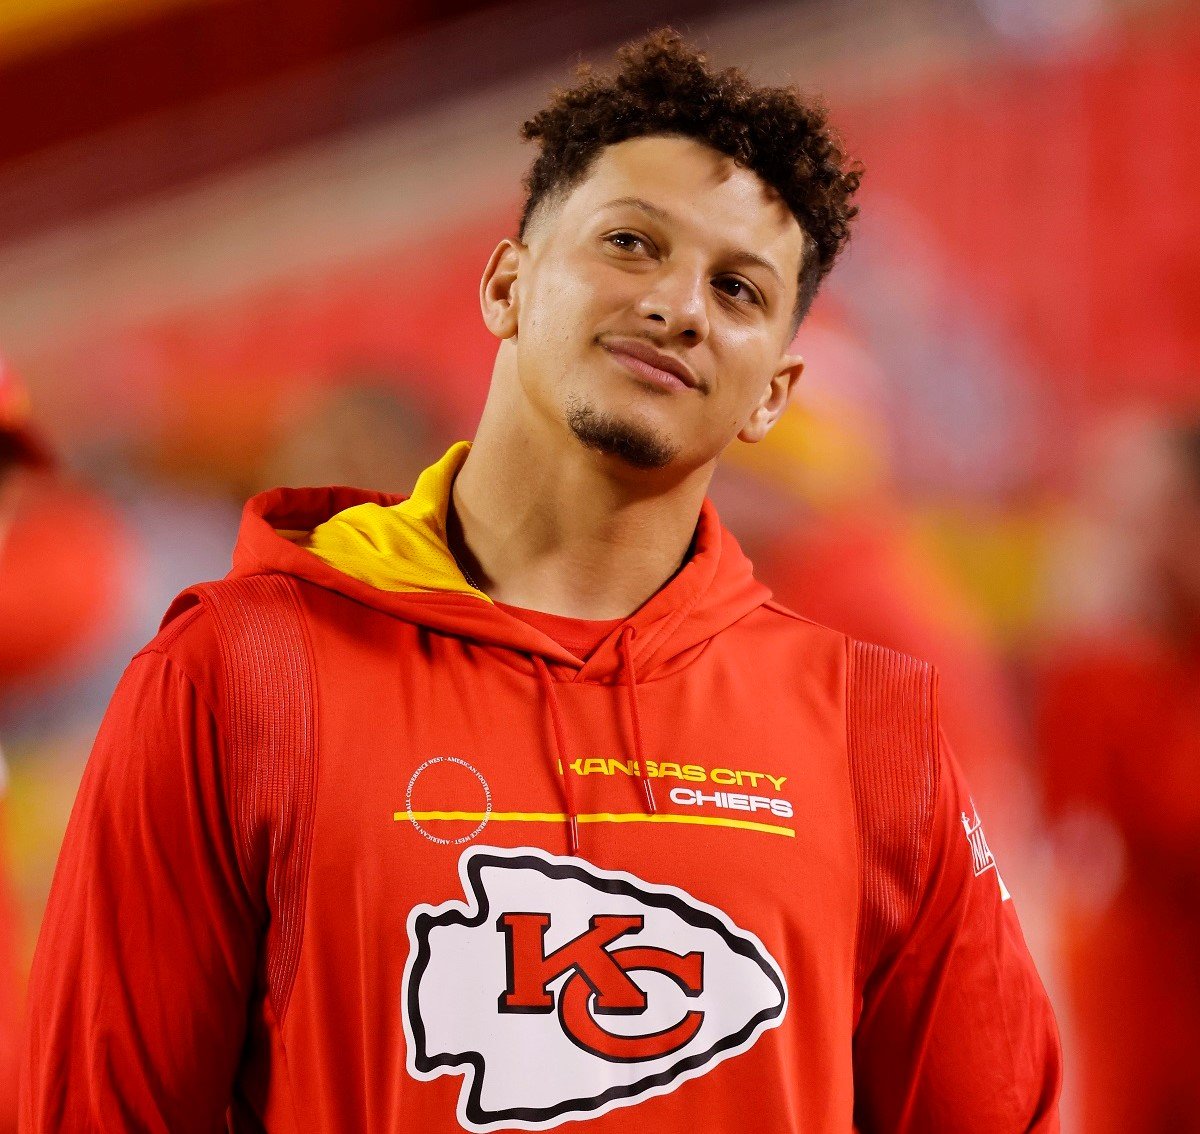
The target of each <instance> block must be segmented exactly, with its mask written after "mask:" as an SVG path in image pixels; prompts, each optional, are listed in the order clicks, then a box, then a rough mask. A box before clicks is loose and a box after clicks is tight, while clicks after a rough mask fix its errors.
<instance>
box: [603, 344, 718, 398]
mask: <svg viewBox="0 0 1200 1134" xmlns="http://www.w3.org/2000/svg"><path fill="white" fill-rule="evenodd" d="M601 346H603V347H604V349H605V350H607V351H608V352H609V353H610V354H614V355H616V356H617V357H618V358H620V359H621V361H622V362H624V363H625V364H626V365H627V366H629V367H630V368H631V369H632V370H634V371H636V372H637V373H639V374H642V375H643V376H644V377H647V378H650V379H651V380H653V381H657V382H659V383H661V384H662V385H665V386H670V387H675V388H678V386H679V384H682V385H683V386H685V387H687V388H688V389H690V390H697V389H699V388H700V382H699V380H698V379H697V377H696V375H695V374H694V373H692V370H691V368H690V367H689V366H687V364H686V363H684V362H683V361H681V360H680V359H678V358H676V357H675V356H674V355H673V354H668V353H666V351H661V350H659V349H658V348H657V347H653V346H651V345H650V344H649V343H648V342H646V341H645V339H605V340H604V341H603V342H602V343H601Z"/></svg>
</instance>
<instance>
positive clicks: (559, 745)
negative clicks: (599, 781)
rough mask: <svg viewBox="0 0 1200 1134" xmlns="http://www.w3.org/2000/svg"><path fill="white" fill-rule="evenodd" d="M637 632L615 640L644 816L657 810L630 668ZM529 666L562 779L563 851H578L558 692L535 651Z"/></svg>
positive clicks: (625, 632) (628, 629) (575, 810)
mask: <svg viewBox="0 0 1200 1134" xmlns="http://www.w3.org/2000/svg"><path fill="white" fill-rule="evenodd" d="M636 633H637V631H636V630H635V628H634V627H633V626H626V627H624V628H623V629H622V630H621V635H620V637H619V638H618V640H617V644H618V647H619V649H620V652H621V663H622V668H623V669H624V671H625V690H626V692H627V694H628V703H629V720H630V724H631V725H632V727H633V752H634V757H635V758H636V760H637V766H638V774H639V775H640V776H641V780H642V790H643V792H644V794H645V808H646V814H647V815H654V814H656V813H657V812H658V802H657V800H655V798H654V785H653V783H651V781H650V771H649V769H648V768H647V767H646V752H645V749H644V747H643V745H642V717H641V712H640V710H639V706H638V695H637V672H636V671H635V670H634V668H633V652H632V651H631V649H630V646H629V643H630V642H631V641H633V639H634V637H635V635H636ZM531 657H532V659H533V667H534V669H535V670H536V671H537V675H538V680H539V681H540V682H541V683H542V692H543V694H544V695H545V697H546V707H547V709H548V710H549V712H550V722H551V726H552V736H553V740H554V763H555V767H557V768H558V773H559V777H560V779H561V781H562V791H563V803H564V805H565V807H566V813H567V853H568V854H572V855H573V854H578V853H579V810H578V807H577V806H576V802H575V784H574V783H573V782H572V780H571V772H570V768H569V767H568V766H567V747H566V740H565V733H564V731H563V720H562V708H561V706H560V705H559V703H558V694H557V693H555V691H554V678H552V677H551V676H550V668H549V666H547V665H546V663H545V661H543V660H542V658H541V657H539V656H538V655H537V654H532V655H531Z"/></svg>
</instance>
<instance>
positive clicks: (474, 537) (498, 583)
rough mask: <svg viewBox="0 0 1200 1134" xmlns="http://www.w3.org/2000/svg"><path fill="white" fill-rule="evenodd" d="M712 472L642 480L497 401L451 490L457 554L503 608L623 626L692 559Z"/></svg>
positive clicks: (558, 428)
mask: <svg viewBox="0 0 1200 1134" xmlns="http://www.w3.org/2000/svg"><path fill="white" fill-rule="evenodd" d="M711 476H712V466H711V465H709V466H704V467H703V468H701V469H699V470H696V471H694V472H692V473H690V474H685V475H682V476H680V475H678V474H676V475H667V474H665V473H663V472H658V473H646V472H643V471H642V470H635V469H631V468H629V467H628V466H627V465H624V464H623V462H621V461H620V460H619V459H618V458H616V457H611V456H608V455H606V454H602V453H597V452H594V451H592V450H590V449H587V448H585V447H584V446H583V444H582V443H581V442H580V441H578V440H577V439H576V438H575V437H574V436H573V435H572V434H571V433H570V432H569V431H568V430H567V428H566V426H563V425H556V424H555V423H544V424H543V423H541V422H530V421H528V420H522V419H521V418H520V417H519V416H518V415H514V414H512V413H507V412H497V410H496V407H495V406H494V405H493V402H492V400H491V399H489V403H488V408H487V409H485V411H484V415H483V419H482V421H481V422H480V426H479V432H478V434H477V435H476V438H475V441H474V443H473V444H472V446H471V452H470V454H469V455H468V457H467V459H466V461H465V463H464V464H463V467H462V469H461V470H460V472H459V474H458V476H457V477H456V478H455V481H454V490H453V494H452V498H451V503H452V507H451V509H450V513H449V515H448V516H447V527H448V533H447V534H448V536H449V539H450V546H451V548H452V549H453V551H454V554H455V556H456V557H457V558H458V560H459V563H460V565H461V566H463V567H464V568H465V569H466V571H467V572H468V573H469V574H470V575H471V576H472V578H473V580H474V582H475V583H476V585H478V586H480V587H481V588H482V589H483V590H484V591H486V592H487V594H488V595H489V596H490V597H492V598H493V599H495V600H496V601H498V602H503V603H507V604H509V605H511V606H520V607H525V608H526V609H529V610H539V611H544V612H546V613H548V614H560V615H565V616H567V617H570V618H592V619H604V618H624V617H625V616H627V615H629V614H631V613H633V611H635V610H636V609H637V608H638V607H639V606H641V605H642V603H644V602H645V601H646V600H647V599H648V598H650V596H651V595H653V594H654V593H655V592H656V591H657V590H659V589H660V588H661V587H662V586H663V584H664V583H666V582H667V580H669V579H670V578H671V577H672V576H673V575H674V574H675V572H676V571H678V570H679V568H680V567H681V566H682V564H683V561H684V559H685V558H686V556H687V553H688V548H689V546H690V544H691V541H692V536H693V534H694V532H695V529H696V521H697V519H698V518H699V515H700V507H701V504H702V503H703V500H704V494H705V492H706V491H707V488H708V482H709V480H710V479H711Z"/></svg>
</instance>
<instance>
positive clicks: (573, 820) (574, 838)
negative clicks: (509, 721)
mask: <svg viewBox="0 0 1200 1134" xmlns="http://www.w3.org/2000/svg"><path fill="white" fill-rule="evenodd" d="M533 665H534V668H535V669H536V670H537V675H538V679H539V680H540V681H541V683H542V692H543V693H544V694H545V695H546V705H547V706H548V708H549V709H550V721H551V724H552V725H553V734H554V763H555V766H556V767H557V768H558V774H559V776H560V777H561V778H562V787H563V802H564V803H565V804H566V808H567V854H576V853H577V852H578V851H579V811H578V809H577V808H576V806H575V785H574V784H573V783H571V774H570V769H569V768H568V767H567V749H566V744H565V742H564V740H563V723H562V709H561V708H560V707H559V704H558V694H556V693H555V692H554V679H553V678H552V677H551V676H550V669H549V667H548V666H547V665H546V663H545V662H544V661H543V660H542V659H541V658H540V657H538V655H537V654H534V655H533Z"/></svg>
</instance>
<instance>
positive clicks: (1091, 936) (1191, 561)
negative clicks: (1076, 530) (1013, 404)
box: [1038, 422, 1200, 1134]
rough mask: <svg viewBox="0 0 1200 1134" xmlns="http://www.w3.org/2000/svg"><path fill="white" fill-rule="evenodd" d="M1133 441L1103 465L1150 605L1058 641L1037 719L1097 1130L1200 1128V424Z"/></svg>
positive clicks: (1125, 552) (1135, 588) (1139, 586)
mask: <svg viewBox="0 0 1200 1134" xmlns="http://www.w3.org/2000/svg"><path fill="white" fill-rule="evenodd" d="M1123 441H1124V443H1123V444H1121V445H1120V447H1119V450H1118V452H1117V453H1116V454H1115V456H1116V459H1115V460H1113V459H1112V458H1111V457H1110V459H1108V460H1104V459H1101V460H1099V461H1094V462H1093V464H1094V466H1095V467H1091V468H1089V472H1090V473H1091V474H1092V476H1099V477H1100V479H1101V484H1106V482H1111V486H1115V488H1116V489H1117V490H1119V493H1120V498H1121V500H1122V502H1123V503H1127V504H1129V505H1132V507H1133V509H1134V511H1133V514H1131V515H1130V516H1128V517H1120V519H1122V520H1124V521H1125V522H1124V523H1119V524H1118V523H1115V522H1113V521H1114V520H1116V519H1117V518H1118V517H1111V516H1110V518H1109V519H1110V526H1111V527H1113V528H1117V529H1123V530H1122V531H1121V535H1122V536H1123V537H1124V539H1123V541H1124V542H1125V543H1126V544H1127V545H1128V544H1131V543H1132V544H1133V545H1134V546H1133V547H1130V546H1124V547H1122V546H1121V545H1120V543H1115V544H1113V546H1112V547H1111V548H1108V549H1106V550H1108V551H1109V552H1110V554H1109V556H1107V557H1106V558H1109V559H1110V560H1111V561H1113V562H1116V563H1120V562H1121V561H1122V557H1123V556H1124V558H1125V559H1126V560H1127V559H1128V558H1130V554H1131V552H1132V554H1133V555H1134V556H1142V557H1144V567H1143V569H1142V571H1141V572H1135V573H1134V574H1135V578H1134V579H1133V580H1132V581H1127V582H1126V585H1125V586H1124V587H1123V588H1122V594H1121V597H1122V598H1123V599H1124V600H1125V601H1126V603H1127V604H1129V605H1131V606H1132V605H1136V608H1137V609H1136V616H1127V617H1125V618H1124V619H1121V620H1120V621H1118V620H1116V619H1111V620H1110V621H1109V623H1108V625H1106V626H1105V627H1104V628H1103V630H1101V631H1099V632H1097V630H1096V629H1092V631H1091V632H1090V633H1087V634H1079V633H1076V634H1073V635H1072V636H1071V637H1070V638H1064V640H1062V641H1060V642H1059V643H1058V644H1057V645H1056V646H1055V648H1054V650H1053V651H1052V652H1051V654H1050V656H1049V657H1048V658H1047V659H1046V662H1045V664H1044V667H1043V672H1042V674H1041V677H1042V689H1041V693H1042V696H1041V704H1040V706H1039V710H1040V711H1039V714H1038V716H1039V721H1038V724H1039V734H1040V740H1041V745H1042V756H1043V770H1044V775H1045V785H1046V797H1047V802H1048V804H1049V807H1050V811H1051V814H1052V816H1053V817H1054V819H1055V820H1056V821H1057V823H1058V827H1059V835H1060V839H1059V842H1060V845H1061V847H1062V850H1063V857H1064V859H1065V860H1066V862H1067V865H1068V870H1067V871H1066V873H1067V875H1068V876H1073V879H1074V885H1073V886H1072V887H1071V893H1070V894H1069V895H1068V899H1069V900H1068V902H1067V903H1065V904H1066V907H1067V915H1068V916H1067V918H1066V926H1067V934H1066V949H1065V953H1066V958H1067V961H1068V965H1067V988H1068V991H1069V993H1070V995H1071V1001H1072V1021H1073V1024H1074V1034H1075V1035H1076V1037H1077V1040H1078V1043H1077V1051H1078V1056H1077V1062H1076V1067H1077V1068H1078V1076H1079V1083H1080V1088H1081V1089H1080V1092H1079V1094H1080V1103H1079V1112H1080V1117H1081V1121H1082V1128H1083V1129H1085V1130H1087V1131H1089V1134H1091V1132H1093V1131H1094V1132H1095V1134H1159V1132H1163V1131H1172V1132H1175V1131H1178V1132H1180V1134H1183V1132H1185V1131H1196V1130H1200V1117H1198V1115H1200V1083H1198V1082H1197V1079H1196V1065H1197V1061H1200V1032H1198V1031H1197V1028H1196V1020H1197V1016H1198V1014H1200V966H1198V965H1197V958H1198V957H1200V422H1191V423H1182V424H1179V425H1177V426H1174V427H1165V426H1157V425H1156V426H1153V427H1152V428H1151V429H1150V430H1148V431H1147V430H1146V429H1145V428H1144V427H1143V428H1142V429H1140V430H1138V431H1137V432H1136V433H1134V434H1133V435H1126V436H1125V437H1124V438H1123ZM1106 474H1107V475H1106ZM1086 570H1087V571H1088V573H1089V574H1091V573H1093V572H1095V571H1096V570H1097V564H1096V563H1095V562H1089V563H1087V564H1086ZM1137 575H1140V576H1141V577H1140V578H1137V577H1136V576H1137Z"/></svg>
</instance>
